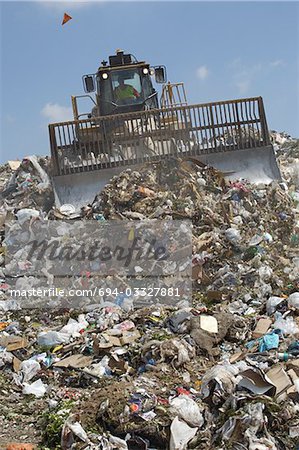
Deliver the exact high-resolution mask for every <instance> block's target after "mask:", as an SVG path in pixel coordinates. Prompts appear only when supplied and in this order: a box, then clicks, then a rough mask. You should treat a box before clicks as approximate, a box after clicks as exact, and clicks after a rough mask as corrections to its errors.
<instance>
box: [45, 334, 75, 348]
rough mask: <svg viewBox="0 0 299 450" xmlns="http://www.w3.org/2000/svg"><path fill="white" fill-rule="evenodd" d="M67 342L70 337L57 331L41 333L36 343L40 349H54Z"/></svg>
mask: <svg viewBox="0 0 299 450" xmlns="http://www.w3.org/2000/svg"><path fill="white" fill-rule="evenodd" d="M69 341H70V335H69V334H66V333H60V332H59V331H42V332H41V333H39V334H38V336H37V343H38V345H40V346H41V347H54V345H58V344H67V343H68V342H69Z"/></svg>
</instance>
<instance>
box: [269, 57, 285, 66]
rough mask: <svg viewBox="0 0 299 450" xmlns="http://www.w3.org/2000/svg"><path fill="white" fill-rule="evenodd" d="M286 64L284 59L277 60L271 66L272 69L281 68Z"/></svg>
mask: <svg viewBox="0 0 299 450" xmlns="http://www.w3.org/2000/svg"><path fill="white" fill-rule="evenodd" d="M284 65H285V63H284V61H283V60H282V59H275V60H274V61H271V62H270V66H271V67H280V66H284Z"/></svg>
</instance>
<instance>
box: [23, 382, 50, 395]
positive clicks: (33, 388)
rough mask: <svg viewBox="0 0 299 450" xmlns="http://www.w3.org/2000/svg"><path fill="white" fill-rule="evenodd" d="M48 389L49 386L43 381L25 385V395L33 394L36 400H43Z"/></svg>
mask: <svg viewBox="0 0 299 450" xmlns="http://www.w3.org/2000/svg"><path fill="white" fill-rule="evenodd" d="M47 387H48V386H47V385H46V384H44V383H43V382H42V380H41V379H38V380H37V381H34V383H32V384H28V383H24V385H23V394H25V395H29V394H33V395H35V397H36V398H41V397H43V396H44V395H45V393H46V390H47Z"/></svg>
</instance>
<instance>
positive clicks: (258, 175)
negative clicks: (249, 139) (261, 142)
mask: <svg viewBox="0 0 299 450" xmlns="http://www.w3.org/2000/svg"><path fill="white" fill-rule="evenodd" d="M198 159H199V160H200V161H201V162H203V163H205V164H207V165H209V166H213V167H215V169H218V170H221V172H223V174H224V176H225V178H227V179H230V180H233V179H237V178H238V179H240V178H243V179H246V180H248V181H250V182H251V183H265V184H269V183H271V182H272V181H273V180H281V174H280V171H279V168H278V165H277V162H276V158H275V153H274V149H273V147H272V145H269V146H266V147H258V148H250V149H245V150H238V151H227V152H219V153H209V154H203V155H200V156H198Z"/></svg>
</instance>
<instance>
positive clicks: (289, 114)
mask: <svg viewBox="0 0 299 450" xmlns="http://www.w3.org/2000/svg"><path fill="white" fill-rule="evenodd" d="M0 11H1V139H0V144H1V162H3V161H6V160H7V159H16V158H22V157H23V156H25V155H28V154H40V155H45V154H48V153H49V143H48V129H47V124H48V123H49V122H53V121H54V122H55V121H60V120H64V119H68V118H71V111H70V96H71V95H72V94H80V93H83V88H82V80H81V77H82V75H83V74H84V73H93V72H95V71H96V69H97V67H98V66H99V63H100V62H101V61H102V60H103V59H107V57H108V55H109V54H113V53H114V51H115V49H117V48H122V49H124V50H126V51H128V52H131V53H133V54H134V55H135V56H136V57H137V58H138V59H140V60H146V61H148V62H149V63H150V64H152V65H158V64H165V65H166V66H167V74H168V79H169V80H170V81H173V82H175V81H184V83H185V88H186V91H187V96H188V100H189V103H201V102H206V101H213V100H214V101H216V100H226V99H232V98H238V97H251V96H259V95H261V96H263V98H264V102H265V108H266V113H267V117H268V123H269V127H270V128H272V129H276V130H279V131H283V130H284V131H287V132H289V133H290V134H292V135H293V136H297V137H299V100H298V99H299V86H298V83H299V82H298V80H299V62H298V59H299V3H297V2H223V1H222V2H168V1H167V2H124V1H123V2H119V3H117V2H111V1H102V2H85V3H80V2H43V1H36V2H13V1H12V2H1V3H0ZM64 12H67V13H68V14H70V15H71V16H72V17H73V20H71V21H70V22H68V23H67V24H66V25H65V26H63V27H62V26H61V21H62V17H63V13H64ZM82 106H83V110H84V111H87V110H88V109H89V108H88V105H87V104H83V105H82Z"/></svg>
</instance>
